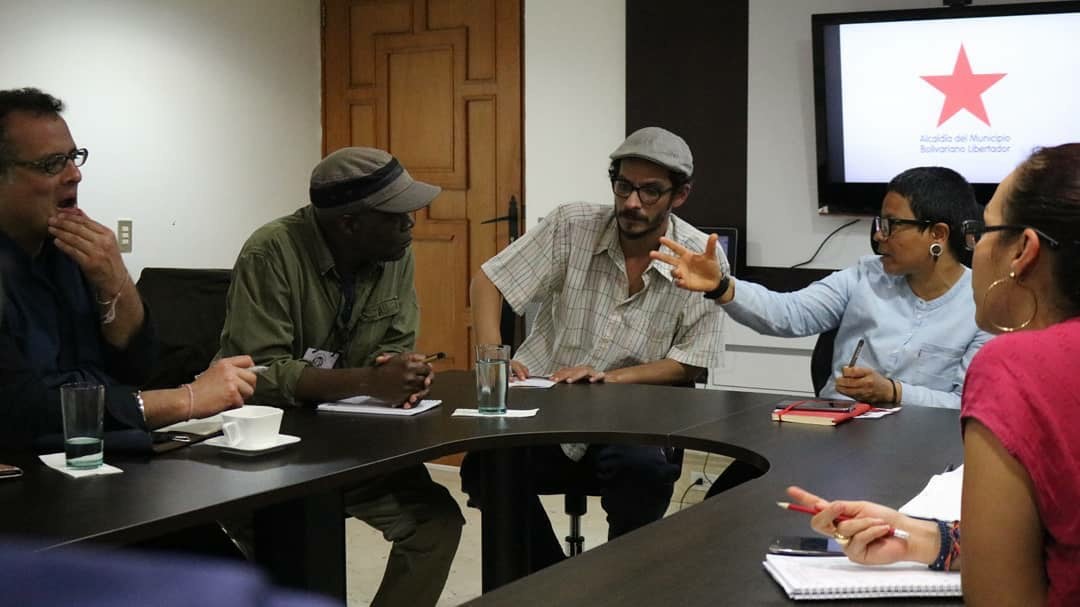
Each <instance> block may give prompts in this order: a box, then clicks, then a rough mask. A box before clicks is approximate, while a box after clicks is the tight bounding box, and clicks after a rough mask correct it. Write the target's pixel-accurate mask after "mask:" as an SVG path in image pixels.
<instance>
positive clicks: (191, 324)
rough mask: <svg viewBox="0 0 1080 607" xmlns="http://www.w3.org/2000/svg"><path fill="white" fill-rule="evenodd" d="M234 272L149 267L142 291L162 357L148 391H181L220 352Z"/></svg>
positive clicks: (142, 278)
mask: <svg viewBox="0 0 1080 607" xmlns="http://www.w3.org/2000/svg"><path fill="white" fill-rule="evenodd" d="M231 282H232V270H208V269H194V270H189V269H182V268H146V269H144V270H143V271H142V274H140V275H139V281H138V282H137V283H136V285H135V286H136V287H137V288H138V289H139V294H140V295H142V298H143V301H145V302H146V305H147V306H148V307H149V309H150V316H151V318H153V320H154V325H155V327H156V328H157V334H158V340H159V342H160V343H161V355H160V357H159V359H158V361H157V365H156V366H155V368H154V371H153V373H152V374H151V377H150V380H149V381H147V382H146V384H145V385H144V386H143V388H144V389H147V390H149V389H154V388H175V387H176V386H179V385H180V384H183V383H186V382H189V381H191V379H192V378H193V377H195V374H196V373H202V372H203V371H204V370H206V366H207V365H209V364H210V361H211V360H212V359H213V358H214V355H215V354H217V351H218V346H219V340H220V338H221V328H222V327H223V326H224V325H225V305H226V301H225V299H226V295H227V293H228V291H229V284H230V283H231Z"/></svg>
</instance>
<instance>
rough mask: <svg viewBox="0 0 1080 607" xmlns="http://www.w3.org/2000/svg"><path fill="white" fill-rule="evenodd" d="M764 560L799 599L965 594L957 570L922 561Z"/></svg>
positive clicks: (772, 556) (774, 557)
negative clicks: (932, 567)
mask: <svg viewBox="0 0 1080 607" xmlns="http://www.w3.org/2000/svg"><path fill="white" fill-rule="evenodd" d="M763 564H764V565H765V569H766V570H767V571H768V572H769V573H770V574H771V575H772V576H773V579H774V580H776V582H777V583H778V584H780V585H781V586H782V587H783V588H784V592H786V593H787V595H788V598H792V599H795V600H797V601H801V600H820V599H873V598H887V597H916V596H962V595H963V593H962V591H961V589H960V574H959V573H958V572H944V571H931V570H930V569H928V568H927V567H926V565H920V564H919V563H893V564H892V565H881V566H876V567H869V566H866V565H859V564H857V563H853V562H851V561H850V560H848V558H847V557H846V556H837V557H832V556H781V555H777V554H769V555H767V556H766V557H765V562H764V563H763Z"/></svg>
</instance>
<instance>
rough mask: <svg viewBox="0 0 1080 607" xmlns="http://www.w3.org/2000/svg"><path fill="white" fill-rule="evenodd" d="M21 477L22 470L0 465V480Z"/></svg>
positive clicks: (8, 465)
mask: <svg viewBox="0 0 1080 607" xmlns="http://www.w3.org/2000/svg"><path fill="white" fill-rule="evenodd" d="M20 476H22V468H20V467H18V466H12V465H10V464H0V479H4V478H18V477H20Z"/></svg>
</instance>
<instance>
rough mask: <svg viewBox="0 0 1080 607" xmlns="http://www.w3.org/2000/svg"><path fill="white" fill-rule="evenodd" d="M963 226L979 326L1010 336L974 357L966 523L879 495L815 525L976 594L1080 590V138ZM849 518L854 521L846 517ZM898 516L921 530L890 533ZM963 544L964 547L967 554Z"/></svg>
mask: <svg viewBox="0 0 1080 607" xmlns="http://www.w3.org/2000/svg"><path fill="white" fill-rule="evenodd" d="M983 219H984V221H969V222H965V224H964V226H963V230H964V235H965V237H966V241H967V246H968V247H969V248H971V249H973V250H974V256H973V262H972V270H973V277H972V290H973V291H974V296H975V304H976V306H975V307H976V310H975V320H976V323H977V324H978V325H979V327H980V328H981V329H984V330H986V331H990V332H992V333H998V334H1003V335H1001V336H1000V337H997V338H995V339H993V340H991V341H990V342H989V343H987V344H986V345H985V346H984V347H983V348H982V350H981V351H980V352H979V353H978V354H977V355H976V356H975V359H974V360H973V361H972V363H971V366H970V367H969V368H968V373H967V378H966V382H965V385H964V393H963V401H962V406H961V412H960V416H961V419H962V422H963V438H964V462H965V466H964V488H963V503H962V514H963V524H962V525H961V524H960V522H959V521H953V522H944V521H926V520H921V519H912V518H910V517H907V516H904V515H902V514H900V513H898V512H896V511H895V510H892V509H891V508H886V507H884V506H880V505H877V504H873V503H870V502H848V501H835V502H828V501H826V500H823V499H821V498H819V497H817V496H815V495H813V494H811V493H808V492H806V491H803V490H802V489H799V488H798V487H791V488H789V489H788V493H790V494H791V496H792V497H794V498H795V499H797V500H798V501H800V502H802V503H804V504H806V505H810V506H815V507H820V508H823V510H822V512H821V513H820V514H818V515H816V516H815V517H814V519H813V522H812V524H813V527H814V529H815V530H817V531H819V532H821V533H825V534H829V535H834V536H835V537H836V538H837V539H838V540H839V541H840V542H841V544H843V545H844V546H845V548H844V550H845V552H846V553H847V555H848V557H850V558H851V559H852V560H853V561H856V562H859V563H865V564H882V563H890V562H893V561H901V560H903V561H918V562H923V563H927V564H929V565H930V566H931V568H934V569H954V570H955V569H960V570H962V572H963V576H962V578H963V586H964V599H965V601H966V602H967V603H969V604H973V605H1033V604H1049V605H1075V604H1077V601H1080V373H1077V366H1076V364H1077V361H1078V360H1080V144H1077V143H1073V144H1067V145H1061V146H1057V147H1053V148H1043V149H1040V150H1038V151H1036V152H1035V153H1034V154H1032V156H1031V157H1030V158H1028V159H1027V160H1026V161H1024V163H1023V164H1021V165H1020V166H1019V167H1018V168H1017V169H1016V170H1015V171H1013V172H1012V173H1011V174H1010V175H1009V176H1008V177H1006V178H1005V180H1004V181H1002V182H1001V185H999V186H998V189H997V192H995V193H994V196H993V198H992V199H991V200H990V203H989V204H988V205H987V206H986V209H985V211H984V213H983ZM841 515H846V516H850V517H854V518H852V519H851V520H846V521H837V520H836V519H837V518H838V517H839V516H841ZM890 527H896V528H899V529H904V530H906V531H909V532H910V533H911V537H910V539H908V540H903V539H899V538H896V537H889V536H888V535H887V534H888V533H889V528H890ZM961 546H962V547H963V550H962V551H961Z"/></svg>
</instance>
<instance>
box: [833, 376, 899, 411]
mask: <svg viewBox="0 0 1080 607" xmlns="http://www.w3.org/2000/svg"><path fill="white" fill-rule="evenodd" d="M841 371H842V373H843V375H841V376H840V377H838V378H836V391H837V392H839V393H840V394H843V395H844V396H847V397H849V398H853V399H855V400H857V401H860V402H864V403H882V404H891V403H892V401H893V387H892V382H891V381H889V379H888V378H886V377H885V376H883V375H881V374H880V373H878V372H877V371H875V370H873V369H871V368H869V367H843V368H842V369H841Z"/></svg>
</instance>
